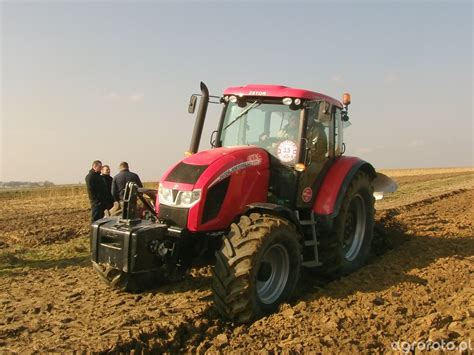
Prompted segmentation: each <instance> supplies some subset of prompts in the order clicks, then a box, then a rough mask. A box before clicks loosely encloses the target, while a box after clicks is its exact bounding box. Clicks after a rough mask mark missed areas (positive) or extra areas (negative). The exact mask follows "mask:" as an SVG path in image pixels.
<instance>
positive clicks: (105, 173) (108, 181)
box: [100, 165, 114, 210]
mask: <svg viewBox="0 0 474 355" xmlns="http://www.w3.org/2000/svg"><path fill="white" fill-rule="evenodd" d="M100 172H101V174H100V176H101V177H102V179H104V181H105V187H106V194H107V206H106V209H108V210H110V209H111V208H112V207H113V205H114V198H113V197H112V180H113V179H112V176H110V167H109V166H108V165H102V169H101V171H100Z"/></svg>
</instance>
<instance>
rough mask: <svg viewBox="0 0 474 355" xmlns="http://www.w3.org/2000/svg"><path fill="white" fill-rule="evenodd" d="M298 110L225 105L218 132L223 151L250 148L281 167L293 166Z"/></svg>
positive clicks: (254, 104) (271, 105)
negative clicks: (263, 152)
mask: <svg viewBox="0 0 474 355" xmlns="http://www.w3.org/2000/svg"><path fill="white" fill-rule="evenodd" d="M300 114H301V109H297V110H292V109H291V108H290V107H289V106H287V105H284V104H278V103H265V102H260V101H249V102H247V104H246V106H245V107H241V106H239V105H238V104H237V103H233V102H229V104H228V106H227V111H226V115H225V118H224V124H223V126H222V127H223V128H222V132H221V144H222V146H223V147H232V146H239V145H254V146H258V147H261V148H264V149H266V150H268V152H269V153H270V154H272V155H274V156H275V157H277V158H278V159H279V160H280V161H282V162H283V163H290V164H291V163H295V161H296V151H297V147H298V134H299V126H300Z"/></svg>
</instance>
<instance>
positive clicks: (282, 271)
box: [257, 244, 290, 304]
mask: <svg viewBox="0 0 474 355" xmlns="http://www.w3.org/2000/svg"><path fill="white" fill-rule="evenodd" d="M289 273H290V257H289V255H288V251H287V250H286V248H285V247H284V246H283V245H281V244H275V245H272V246H271V247H270V248H268V249H267V251H266V252H265V255H264V256H263V261H262V262H261V264H260V267H259V270H258V275H257V295H258V298H259V299H260V301H261V302H262V303H265V304H272V303H274V302H275V301H277V300H278V298H279V297H280V296H281V294H282V293H283V290H284V289H285V287H286V283H287V281H288V275H289Z"/></svg>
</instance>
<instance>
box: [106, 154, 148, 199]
mask: <svg viewBox="0 0 474 355" xmlns="http://www.w3.org/2000/svg"><path fill="white" fill-rule="evenodd" d="M119 168H120V172H119V173H118V174H117V175H115V176H114V179H113V181H112V196H113V197H114V200H115V201H117V202H120V201H122V200H123V194H124V192H125V186H126V185H127V183H128V182H129V181H133V182H134V183H136V184H137V185H138V187H143V184H142V182H141V181H140V178H139V177H138V175H137V174H135V173H132V172H131V171H130V170H129V168H128V163H127V162H125V161H123V162H121V163H120V166H119Z"/></svg>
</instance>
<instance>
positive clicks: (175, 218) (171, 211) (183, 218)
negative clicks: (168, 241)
mask: <svg viewBox="0 0 474 355" xmlns="http://www.w3.org/2000/svg"><path fill="white" fill-rule="evenodd" d="M188 212H189V209H188V208H177V207H171V206H166V205H163V204H161V203H160V212H159V213H158V218H159V219H162V220H166V221H167V222H169V223H170V224H171V225H173V226H176V227H180V228H186V226H187V224H188Z"/></svg>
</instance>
